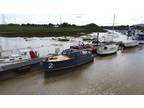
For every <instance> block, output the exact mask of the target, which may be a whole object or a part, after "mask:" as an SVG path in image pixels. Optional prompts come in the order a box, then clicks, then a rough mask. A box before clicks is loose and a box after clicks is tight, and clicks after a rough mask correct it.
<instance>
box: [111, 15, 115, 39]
mask: <svg viewBox="0 0 144 108" xmlns="http://www.w3.org/2000/svg"><path fill="white" fill-rule="evenodd" d="M114 25H115V14H114V16H113V36H114V29H115V28H114ZM112 41H113V37H112Z"/></svg>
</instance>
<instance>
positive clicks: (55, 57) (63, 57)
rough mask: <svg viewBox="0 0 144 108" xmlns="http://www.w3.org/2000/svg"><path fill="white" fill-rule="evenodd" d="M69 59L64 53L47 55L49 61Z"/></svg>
mask: <svg viewBox="0 0 144 108" xmlns="http://www.w3.org/2000/svg"><path fill="white" fill-rule="evenodd" d="M70 59H71V58H70V57H67V56H64V55H58V56H52V57H48V60H49V62H58V61H65V60H70Z"/></svg>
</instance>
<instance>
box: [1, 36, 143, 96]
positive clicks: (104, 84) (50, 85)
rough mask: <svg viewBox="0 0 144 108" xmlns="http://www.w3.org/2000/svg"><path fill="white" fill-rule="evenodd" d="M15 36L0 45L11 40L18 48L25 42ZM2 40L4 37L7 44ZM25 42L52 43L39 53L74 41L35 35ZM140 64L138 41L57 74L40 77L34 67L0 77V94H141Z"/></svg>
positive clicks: (141, 74) (35, 45)
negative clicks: (10, 76)
mask: <svg viewBox="0 0 144 108" xmlns="http://www.w3.org/2000/svg"><path fill="white" fill-rule="evenodd" d="M19 39H20V38H18V41H17V40H16V39H10V40H9V39H5V38H3V39H2V40H3V41H4V40H5V41H4V43H2V46H3V48H5V49H6V48H9V49H10V48H12V46H15V44H19V47H21V48H22V47H24V46H25V44H26V42H25V41H24V40H23V39H20V40H22V41H23V43H22V42H21V43H19ZM6 40H8V42H7V44H6V43H5V42H6ZM12 41H14V42H15V43H14V42H12ZM29 43H31V45H33V47H39V46H38V45H40V46H41V44H45V45H46V44H52V45H50V46H51V47H50V49H49V47H46V48H45V47H43V48H42V49H41V48H38V49H39V51H40V55H41V56H44V55H46V54H43V53H44V52H47V50H52V49H53V48H54V47H55V46H57V45H56V44H58V46H59V45H60V48H64V47H68V46H69V45H70V44H74V42H69V44H67V43H65V42H64V43H63V42H56V43H55V41H52V40H51V41H49V39H47V40H43V39H41V40H39V39H38V40H37V39H35V40H33V41H32V42H30V41H29ZM40 43H41V44H40ZM10 44H12V46H11V45H10ZM61 44H62V45H61ZM5 45H8V46H9V47H6V46H5ZM27 45H29V44H27ZM53 45H55V46H53ZM13 48H15V47H13ZM42 50H44V52H43V51H42ZM143 64H144V46H143V45H140V46H138V47H136V48H130V49H126V50H124V51H118V53H117V54H116V55H110V56H105V57H98V56H97V57H95V60H94V62H93V63H90V64H87V65H83V66H81V67H78V68H75V69H72V70H69V71H67V73H65V74H62V75H60V76H54V77H49V78H44V73H43V72H42V71H34V72H31V73H29V74H25V75H22V76H18V77H16V78H13V79H9V80H5V81H1V82H0V94H128V95H129V94H144V86H143V85H144V71H143V70H144V68H143Z"/></svg>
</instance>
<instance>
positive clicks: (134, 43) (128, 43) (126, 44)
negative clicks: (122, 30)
mask: <svg viewBox="0 0 144 108" xmlns="http://www.w3.org/2000/svg"><path fill="white" fill-rule="evenodd" d="M122 44H123V46H124V47H125V48H129V47H136V46H138V45H139V42H138V41H137V40H132V39H128V40H125V41H123V42H122Z"/></svg>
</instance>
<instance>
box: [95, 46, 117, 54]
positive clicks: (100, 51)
mask: <svg viewBox="0 0 144 108" xmlns="http://www.w3.org/2000/svg"><path fill="white" fill-rule="evenodd" d="M104 47H107V49H105V48H104ZM117 51H118V45H105V46H100V47H99V48H98V49H97V54H99V55H109V54H114V53H116V52H117Z"/></svg>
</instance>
